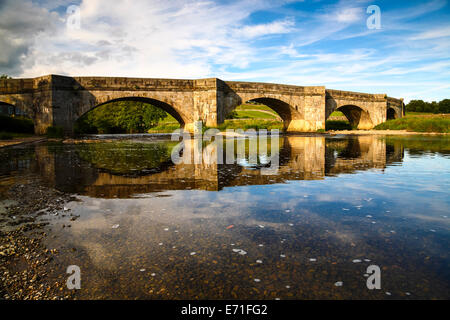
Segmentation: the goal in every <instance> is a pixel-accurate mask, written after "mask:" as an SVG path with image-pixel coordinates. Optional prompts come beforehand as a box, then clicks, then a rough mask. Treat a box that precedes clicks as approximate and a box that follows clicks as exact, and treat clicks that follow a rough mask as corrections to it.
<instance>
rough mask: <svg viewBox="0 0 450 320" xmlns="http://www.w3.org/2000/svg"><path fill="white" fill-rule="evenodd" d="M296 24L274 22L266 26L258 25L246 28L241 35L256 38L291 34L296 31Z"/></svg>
mask: <svg viewBox="0 0 450 320" xmlns="http://www.w3.org/2000/svg"><path fill="white" fill-rule="evenodd" d="M294 25H295V23H294V21H292V20H283V21H274V22H271V23H266V24H258V25H251V26H245V27H244V28H242V29H241V30H240V31H238V32H239V34H240V35H242V36H243V37H246V38H255V37H259V36H265V35H270V34H281V33H289V32H292V31H293V30H294V29H293V27H294Z"/></svg>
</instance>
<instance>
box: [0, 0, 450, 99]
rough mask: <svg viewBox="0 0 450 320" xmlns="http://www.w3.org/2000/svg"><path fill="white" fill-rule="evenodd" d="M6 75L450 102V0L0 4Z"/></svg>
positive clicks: (28, 0)
mask: <svg viewBox="0 0 450 320" xmlns="http://www.w3.org/2000/svg"><path fill="white" fill-rule="evenodd" d="M372 5H376V6H377V7H378V8H379V19H376V18H377V17H378V16H376V12H377V11H373V10H368V8H369V6H372ZM374 14H375V15H374ZM377 22H379V24H377ZM374 27H376V28H374ZM0 74H8V75H10V76H12V77H37V76H42V75H47V74H61V75H71V76H123V77H149V78H179V79H198V78H209V77H217V78H220V79H222V80H239V81H258V82H274V83H283V84H292V85H300V86H309V85H321V86H326V87H327V88H332V89H339V90H349V91H360V92H368V93H386V94H388V95H389V96H391V97H396V98H401V97H402V98H405V100H406V101H407V102H408V101H409V100H412V99H423V100H426V101H433V100H435V101H439V100H442V99H445V98H450V4H449V3H448V1H446V0H432V1H414V0H408V1H365V0H355V1H346V0H341V1H320V0H304V1H288V0H286V1H273V0H272V1H271V0H248V1H242V0H241V1H232V0H226V1H210V0H199V1H189V0H184V1H178V0H174V1H170V0H162V1H153V0H150V1H149V0H115V1H110V0H75V1H66V0H53V1H52V0H34V1H32V0H0Z"/></svg>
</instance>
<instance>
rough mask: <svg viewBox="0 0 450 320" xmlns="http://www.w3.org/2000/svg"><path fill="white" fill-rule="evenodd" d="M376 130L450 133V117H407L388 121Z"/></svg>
mask: <svg viewBox="0 0 450 320" xmlns="http://www.w3.org/2000/svg"><path fill="white" fill-rule="evenodd" d="M374 129H375V130H407V131H413V132H439V133H449V132H450V117H446V116H438V115H436V116H428V117H419V116H407V117H404V118H400V119H395V120H388V121H386V122H384V123H381V124H379V125H377V126H376V127H375V128H374Z"/></svg>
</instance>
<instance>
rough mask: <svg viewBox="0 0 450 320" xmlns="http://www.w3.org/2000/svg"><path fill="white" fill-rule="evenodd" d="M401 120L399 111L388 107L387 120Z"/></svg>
mask: <svg viewBox="0 0 450 320" xmlns="http://www.w3.org/2000/svg"><path fill="white" fill-rule="evenodd" d="M397 118H399V115H398V114H397V111H396V110H395V109H394V108H391V107H388V108H387V110H386V120H393V119H397Z"/></svg>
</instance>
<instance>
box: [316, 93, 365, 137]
mask: <svg viewBox="0 0 450 320" xmlns="http://www.w3.org/2000/svg"><path fill="white" fill-rule="evenodd" d="M334 111H340V112H342V113H343V114H344V116H345V117H346V118H347V120H348V121H349V122H350V125H351V126H352V127H354V128H357V129H362V130H367V129H372V128H373V127H374V123H373V121H372V118H371V117H370V111H369V110H368V109H366V108H365V107H364V106H360V105H357V104H355V103H354V102H352V101H348V102H347V101H342V102H341V101H338V102H336V101H335V100H334V99H327V101H326V117H325V119H328V118H329V116H330V115H331V114H332V113H333V112H334Z"/></svg>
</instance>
